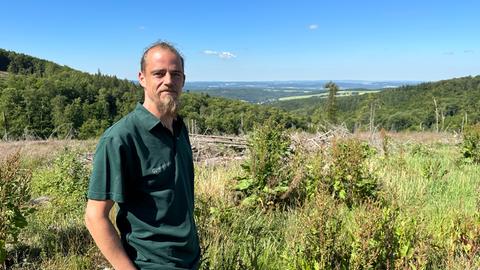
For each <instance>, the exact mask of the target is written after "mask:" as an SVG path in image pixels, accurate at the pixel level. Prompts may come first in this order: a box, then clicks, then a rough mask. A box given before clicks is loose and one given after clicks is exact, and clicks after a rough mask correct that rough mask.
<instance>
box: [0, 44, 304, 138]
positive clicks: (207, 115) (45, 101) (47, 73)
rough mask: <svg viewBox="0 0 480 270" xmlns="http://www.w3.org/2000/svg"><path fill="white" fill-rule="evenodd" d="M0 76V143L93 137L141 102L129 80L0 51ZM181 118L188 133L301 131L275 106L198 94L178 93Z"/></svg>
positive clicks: (137, 89)
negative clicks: (267, 126) (268, 128)
mask: <svg viewBox="0 0 480 270" xmlns="http://www.w3.org/2000/svg"><path fill="white" fill-rule="evenodd" d="M0 72H1V73H0V136H2V137H3V138H4V139H18V138H22V137H29V138H32V137H33V138H48V137H59V138H64V137H66V136H69V137H73V138H81V139H85V138H91V137H96V136H99V135H100V134H101V133H102V132H103V130H104V129H105V128H106V127H108V126H109V125H111V124H112V123H114V122H115V121H117V120H119V119H120V118H121V117H122V116H124V115H125V114H127V113H128V112H129V111H130V110H131V109H132V108H133V107H134V106H135V104H136V103H137V102H138V101H141V100H142V98H143V90H142V88H141V87H140V86H139V85H137V84H135V83H133V82H131V81H129V80H121V79H118V78H116V77H115V76H108V75H103V74H101V73H100V72H98V73H97V74H88V73H85V72H80V71H77V70H74V69H72V68H69V67H66V66H60V65H58V64H55V63H53V62H50V61H46V60H42V59H38V58H34V57H31V56H28V55H24V54H18V53H15V52H11V51H6V50H2V49H0ZM181 114H182V115H183V116H184V117H185V122H187V123H188V124H189V125H190V126H191V128H192V129H193V130H195V131H197V132H200V133H207V134H212V133H229V134H238V133H241V132H247V131H249V130H250V129H251V128H252V127H253V125H254V123H262V122H264V121H266V120H268V119H272V118H273V119H274V120H276V121H277V122H279V123H281V124H283V125H284V126H286V127H297V128H305V127H306V121H305V120H303V119H301V118H298V117H295V116H294V115H292V114H291V113H287V112H284V111H282V110H280V109H278V108H272V107H263V106H259V105H252V104H247V103H244V102H240V101H233V100H228V99H223V98H216V97H215V98H214V97H210V96H208V95H201V94H190V93H186V94H184V95H183V97H182V109H181ZM193 126H194V127H193Z"/></svg>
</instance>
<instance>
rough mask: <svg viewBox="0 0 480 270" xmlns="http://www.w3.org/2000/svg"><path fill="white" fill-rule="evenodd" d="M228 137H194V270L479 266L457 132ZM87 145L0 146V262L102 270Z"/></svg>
mask: <svg viewBox="0 0 480 270" xmlns="http://www.w3.org/2000/svg"><path fill="white" fill-rule="evenodd" d="M325 134H327V135H325ZM234 138H236V139H237V140H236V141H235V139H234ZM234 138H230V139H229V138H228V137H222V136H214V137H212V138H210V139H207V138H205V137H203V138H201V136H200V137H199V138H195V136H192V137H191V140H192V146H193V149H194V156H195V154H197V155H196V157H197V160H196V180H195V181H196V182H195V191H196V209H195V210H196V213H195V214H196V220H197V226H198V229H199V234H200V238H201V239H200V240H201V246H202V252H203V256H202V264H201V269H371V268H376V269H478V268H479V267H480V259H479V252H480V219H479V207H480V201H479V198H478V191H479V187H480V179H479V177H478V176H479V175H480V167H479V166H478V164H477V163H475V162H474V160H472V159H469V158H466V157H465V147H466V146H465V141H464V140H463V139H462V137H461V136H460V135H453V134H448V133H435V132H431V133H426V132H425V133H421V132H417V133H408V132H402V133H386V132H378V133H358V134H350V133H348V132H339V131H338V130H337V131H335V132H333V131H332V132H330V133H328V132H327V133H321V134H320V133H317V134H307V133H288V132H286V131H285V130H282V129H280V128H279V127H276V126H268V125H267V126H264V127H257V129H255V131H254V132H252V133H251V134H249V135H248V136H247V137H245V138H243V137H242V138H239V137H234ZM209 140H210V141H209ZM219 140H220V143H219ZM232 140H233V141H234V142H233V143H232ZM222 141H223V143H222ZM226 141H230V143H228V142H227V143H225V142H226ZM95 143H96V141H95V140H88V141H78V140H63V141H62V140H51V141H17V142H3V143H1V144H0V151H1V152H2V157H3V158H2V166H1V171H0V176H1V180H2V187H7V190H5V189H3V190H2V192H1V196H2V201H6V202H7V205H10V206H17V209H18V210H19V211H18V212H15V211H14V212H15V215H17V214H21V215H18V216H17V217H16V219H9V216H8V215H9V214H8V213H10V214H11V212H8V211H9V210H11V209H8V207H9V206H5V205H2V227H1V231H0V234H2V236H4V235H6V236H7V238H6V239H7V243H6V245H5V246H6V250H2V252H5V253H3V254H2V256H5V259H6V261H5V263H4V267H6V268H7V269H105V268H107V267H108V263H107V262H106V261H104V259H103V257H102V256H101V254H100V253H99V251H98V249H97V248H96V246H95V244H94V243H93V240H92V239H91V238H90V236H89V234H88V232H87V230H86V228H85V226H84V224H83V212H84V207H85V202H86V199H85V192H86V188H87V185H88V177H89V173H90V169H91V168H90V166H91V159H92V152H93V151H94V147H95ZM195 149H196V150H195ZM200 149H202V150H200ZM195 151H196V152H195ZM201 151H204V153H203V154H202V153H200V152H201ZM477 151H478V150H477ZM7 181H11V182H10V183H15V185H14V186H10V190H8V183H6V182H7ZM22 187H23V188H24V189H23V190H22ZM5 207H7V209H5ZM6 213H7V214H6ZM23 217H24V218H23ZM5 221H8V222H10V223H8V222H6V223H3V222H5ZM5 224H7V226H6V225H5ZM8 224H9V225H8ZM2 239H4V238H3V237H2ZM15 239H16V240H18V241H14V240H15ZM2 244H3V243H2Z"/></svg>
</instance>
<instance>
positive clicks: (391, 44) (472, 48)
mask: <svg viewBox="0 0 480 270" xmlns="http://www.w3.org/2000/svg"><path fill="white" fill-rule="evenodd" d="M0 6H1V9H2V10H1V12H0V13H1V16H0V48H4V49H7V50H13V51H17V52H21V53H25V54H29V55H32V56H35V57H39V58H43V59H48V60H51V61H54V62H57V63H60V64H64V65H68V66H70V67H72V68H75V69H79V70H82V71H87V72H92V73H93V72H96V71H97V70H98V69H100V71H101V72H102V73H106V74H111V75H116V76H117V77H120V78H127V79H136V74H137V72H138V68H139V67H138V66H139V64H138V62H139V58H140V56H141V54H142V51H143V49H144V48H145V47H146V46H147V45H148V44H150V43H152V42H154V41H156V40H158V39H164V40H168V41H170V42H172V43H174V44H175V45H177V46H178V48H179V49H180V51H182V53H183V55H184V56H185V59H186V73H187V80H189V81H265V80H347V79H350V80H422V81H435V80H441V79H449V78H453V77H461V76H468V75H472V76H475V75H480V16H479V15H478V14H479V11H480V1H473V0H472V1H467V0H456V1H454V0H452V1H442V0H440V1H430V0H416V1H413V0H403V1H399V0H396V1H387V0H385V1H376V0H375V1H373V0H372V1H369V0H364V1H354V0H348V1H342V0H338V1H302V0H296V1H283V0H277V1H270V0H265V1H262V0H257V1H253V0H245V1H181V0H176V1H148V0H146V1H128V0H117V1H110V0H106V1H101V0H97V1H48V0H45V1H38V0H25V1H21V0H19V1H4V3H2V4H1V5H0Z"/></svg>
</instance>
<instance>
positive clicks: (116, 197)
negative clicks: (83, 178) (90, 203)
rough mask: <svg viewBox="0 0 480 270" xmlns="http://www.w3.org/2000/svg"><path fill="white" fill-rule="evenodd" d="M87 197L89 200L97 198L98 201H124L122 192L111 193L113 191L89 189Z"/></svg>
mask: <svg viewBox="0 0 480 270" xmlns="http://www.w3.org/2000/svg"><path fill="white" fill-rule="evenodd" d="M87 198H88V199H91V200H98V201H106V200H112V201H114V202H117V203H123V202H124V198H123V196H122V194H118V193H113V192H107V193H102V192H93V191H89V192H88V194H87Z"/></svg>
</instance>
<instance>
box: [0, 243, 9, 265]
mask: <svg viewBox="0 0 480 270" xmlns="http://www.w3.org/2000/svg"><path fill="white" fill-rule="evenodd" d="M6 258H7V251H6V250H5V240H1V239H0V265H2V264H3V262H4V261H5V259H6Z"/></svg>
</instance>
